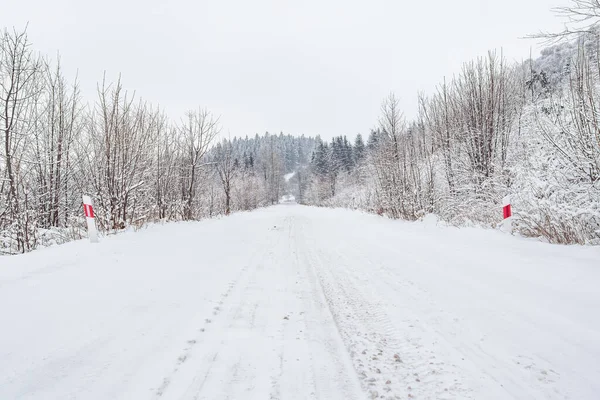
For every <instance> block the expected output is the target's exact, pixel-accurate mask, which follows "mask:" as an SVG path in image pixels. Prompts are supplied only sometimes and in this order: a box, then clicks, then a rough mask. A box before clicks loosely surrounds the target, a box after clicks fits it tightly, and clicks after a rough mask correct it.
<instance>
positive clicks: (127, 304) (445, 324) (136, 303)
mask: <svg viewBox="0 0 600 400" xmlns="http://www.w3.org/2000/svg"><path fill="white" fill-rule="evenodd" d="M599 285H600V249H598V248H582V247H576V246H572V247H566V246H553V245H548V244H544V243H539V242H537V241H532V240H523V239H518V238H513V237H509V236H508V235H503V234H501V233H499V232H495V231H485V230H480V229H456V228H442V227H437V226H434V225H432V224H430V223H403V222H398V221H390V220H386V219H384V218H380V217H377V216H372V215H365V214H361V213H358V212H351V211H344V210H330V209H317V208H310V207H302V206H297V205H281V206H277V207H272V208H269V209H264V210H259V211H255V212H251V213H241V214H236V215H232V216H230V217H228V218H224V219H220V220H210V221H203V222H199V223H177V224H168V225H164V226H153V227H151V228H149V229H146V230H143V231H140V232H137V233H125V234H122V235H118V236H114V237H110V238H107V239H104V240H103V241H102V242H101V243H100V244H98V245H90V244H88V243H86V242H84V241H80V242H76V243H70V244H67V245H63V246H58V247H54V248H49V249H44V250H40V251H36V252H34V253H31V254H26V255H23V256H17V257H10V258H8V257H4V258H0V399H61V400H62V399H155V400H157V399H160V400H162V399H211V400H214V399H326V400H329V399H373V398H383V399H396V398H399V399H406V398H415V399H564V398H569V399H597V398H600V362H599V361H598V360H600V318H598V316H599V315H600V291H599V290H598V287H599Z"/></svg>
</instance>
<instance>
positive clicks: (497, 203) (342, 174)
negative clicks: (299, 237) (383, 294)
mask: <svg viewBox="0 0 600 400" xmlns="http://www.w3.org/2000/svg"><path fill="white" fill-rule="evenodd" d="M598 32H599V31H598V30H597V29H595V28H594V29H590V30H588V31H586V32H582V33H579V34H578V35H576V37H575V39H573V40H571V41H568V42H564V43H560V44H557V45H554V46H550V47H548V48H547V49H545V50H544V51H542V55H541V57H539V58H538V59H536V60H527V61H526V62H522V63H508V62H507V61H506V59H505V58H504V57H503V56H502V54H498V53H496V52H490V53H489V54H488V55H487V56H486V57H482V58H479V59H477V60H475V61H472V62H468V63H465V64H464V66H463V68H462V71H461V72H460V74H458V76H456V77H455V78H453V79H452V80H450V81H443V82H442V83H441V84H440V85H439V86H438V89H437V91H436V93H434V94H432V95H429V96H425V95H421V96H420V97H419V100H418V101H419V112H418V116H417V118H416V119H415V120H413V121H407V120H406V119H405V118H404V117H403V114H402V110H401V109H400V107H399V103H398V98H397V96H396V95H394V94H391V95H390V96H389V97H388V98H387V99H385V100H384V102H383V104H382V106H381V115H380V119H379V122H378V124H377V126H376V128H374V129H373V130H372V131H371V132H370V134H369V135H368V138H367V140H366V144H365V143H364V140H363V137H362V135H358V136H356V139H355V140H354V144H352V143H351V142H352V141H351V140H348V139H347V138H346V137H339V138H334V139H333V140H332V141H331V142H330V143H326V142H323V141H320V140H319V141H318V142H317V145H316V150H315V153H314V156H313V158H312V161H311V167H310V170H311V179H310V180H309V182H308V183H307V184H306V185H305V186H306V188H305V190H304V196H302V201H303V202H305V203H307V204H316V205H325V206H335V207H349V208H356V209H362V210H367V211H369V212H373V213H378V214H381V215H387V216H389V217H391V218H401V219H406V220H416V219H419V218H422V217H423V216H425V215H427V214H435V215H437V216H438V217H439V218H440V219H442V220H443V221H446V222H448V223H451V224H454V225H472V224H475V225H480V226H489V227H497V226H499V224H500V223H501V221H502V218H503V215H502V207H501V201H502V199H503V197H504V196H507V195H510V197H511V202H512V205H513V211H514V212H515V216H514V223H513V226H514V227H515V228H516V230H517V231H518V232H520V233H521V234H523V235H525V236H534V237H544V238H545V239H547V240H548V241H551V242H554V243H580V244H600V42H599V40H598Z"/></svg>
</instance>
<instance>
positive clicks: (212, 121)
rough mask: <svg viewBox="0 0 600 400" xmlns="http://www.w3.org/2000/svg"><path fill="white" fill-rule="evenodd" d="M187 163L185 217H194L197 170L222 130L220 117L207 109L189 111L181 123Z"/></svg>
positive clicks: (184, 180)
mask: <svg viewBox="0 0 600 400" xmlns="http://www.w3.org/2000/svg"><path fill="white" fill-rule="evenodd" d="M180 132H181V136H182V141H183V143H184V152H185V154H184V156H185V165H184V168H185V170H184V173H183V176H184V178H183V184H184V187H183V200H184V213H183V218H184V219H187V220H191V219H193V215H194V213H193V203H194V196H195V191H196V185H197V172H198V168H199V167H200V166H201V164H202V160H203V157H204V155H205V154H206V153H207V151H208V149H209V148H210V145H211V143H212V142H213V140H214V139H215V137H216V136H217V135H218V134H219V132H220V127H219V119H218V118H215V117H214V116H213V115H212V113H211V112H210V111H208V110H206V109H200V110H198V111H189V112H188V113H187V116H186V118H185V119H184V121H183V122H182V124H181V127H180Z"/></svg>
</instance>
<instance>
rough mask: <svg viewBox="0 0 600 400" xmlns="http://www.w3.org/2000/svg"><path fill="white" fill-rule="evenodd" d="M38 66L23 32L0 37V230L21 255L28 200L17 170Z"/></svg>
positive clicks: (31, 111)
mask: <svg viewBox="0 0 600 400" xmlns="http://www.w3.org/2000/svg"><path fill="white" fill-rule="evenodd" d="M41 65H42V64H41V62H40V59H39V57H38V56H36V55H34V53H33V52H32V50H31V48H30V43H29V41H28V39H27V33H26V32H25V31H24V32H16V31H13V32H9V31H8V30H4V32H2V34H0V132H1V134H2V136H1V137H0V140H1V141H2V151H1V153H0V157H1V158H2V159H3V161H4V162H3V163H2V164H3V168H2V170H0V174H1V175H0V176H1V177H2V182H1V183H0V200H2V201H0V229H2V228H3V227H6V226H11V227H12V228H11V231H13V232H14V235H15V237H14V239H15V241H16V243H17V250H18V251H21V252H24V251H26V250H29V249H30V248H31V243H30V237H29V222H30V219H29V215H28V213H27V208H28V207H27V203H28V200H29V198H28V196H27V193H26V192H24V180H23V176H22V175H21V173H22V172H24V171H22V167H21V166H22V162H23V157H24V155H25V150H24V148H25V145H26V142H27V140H28V139H29V138H30V137H31V131H32V129H33V127H34V121H35V118H36V115H35V114H36V108H35V104H36V102H37V100H36V99H37V97H38V96H39V94H40V92H41V85H40V71H41ZM3 198H4V199H3ZM2 204H4V205H6V206H5V208H2V207H3V206H2Z"/></svg>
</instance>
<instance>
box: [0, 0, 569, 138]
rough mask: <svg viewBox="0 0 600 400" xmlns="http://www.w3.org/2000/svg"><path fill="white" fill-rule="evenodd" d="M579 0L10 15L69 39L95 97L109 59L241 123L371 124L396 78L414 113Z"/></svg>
mask: <svg viewBox="0 0 600 400" xmlns="http://www.w3.org/2000/svg"><path fill="white" fill-rule="evenodd" d="M567 1H568V0H550V1H548V0H546V1H544V0H501V1H498V0H494V1H491V0H453V1H449V0H430V1H419V0H413V1H403V0H385V1H384V0H370V1H367V0H364V1H353V0H329V1H326V0H321V1H316V0H298V1H283V0H251V1H248V0H235V1H234V0H225V1H223V0H219V1H202V0H197V1H193V0H186V1H183V0H162V1H156V0H103V1H95V2H91V1H84V0H52V1H48V0H21V1H16V0H8V2H9V3H8V4H6V3H4V4H3V6H2V9H1V11H0V25H2V26H3V27H13V26H14V27H16V28H18V29H20V28H23V27H24V26H25V25H26V24H27V23H29V28H28V32H29V37H30V40H31V41H32V42H33V45H34V48H35V49H36V50H38V51H40V52H41V53H43V54H46V55H55V54H56V52H58V51H60V54H61V58H62V62H63V66H64V68H65V71H66V73H67V74H68V75H69V76H71V77H74V76H75V73H76V72H77V71H79V79H80V82H81V86H82V92H83V94H84V96H85V98H86V100H93V96H94V93H95V88H96V83H97V82H98V81H99V80H101V78H102V74H103V72H104V71H106V73H107V77H108V78H109V79H116V78H117V76H118V74H119V73H121V74H122V78H123V83H124V86H125V87H126V88H127V89H128V90H135V91H136V93H137V95H138V96H140V97H142V98H143V99H145V100H148V101H150V102H152V103H159V104H160V105H161V106H162V107H163V108H164V109H165V110H166V112H167V113H168V114H169V116H170V117H171V118H172V119H174V120H179V119H180V117H181V116H182V115H183V113H184V112H185V111H186V110H187V109H190V108H197V107H207V108H209V109H210V110H212V111H213V112H215V113H216V114H218V115H220V116H221V122H222V126H223V130H224V132H229V133H230V135H231V136H232V137H233V136H240V135H241V136H244V135H247V134H248V135H254V134H255V133H261V134H262V133H264V132H265V131H269V132H275V133H278V132H280V131H283V132H285V133H291V134H294V135H300V134H306V135H316V134H320V135H321V136H322V137H324V138H330V137H331V136H334V135H340V134H346V135H351V136H354V135H355V134H356V133H359V132H360V133H368V131H369V129H370V128H371V127H373V126H375V124H376V122H377V117H378V114H379V107H380V104H381V101H382V99H383V98H384V97H385V96H386V95H387V94H388V93H389V92H390V91H394V92H395V93H396V94H397V95H398V96H399V97H400V99H401V105H402V107H403V109H404V112H405V114H406V116H407V117H409V118H410V117H414V116H415V114H416V109H417V94H418V92H419V91H424V92H425V93H431V92H433V90H434V89H435V86H436V85H437V84H439V83H440V82H441V81H442V80H443V78H444V76H447V77H451V76H452V75H453V74H455V73H457V72H458V71H460V68H461V64H462V63H463V62H465V61H468V60H471V59H473V58H476V57H478V56H482V55H485V54H486V52H487V51H488V50H489V49H500V48H502V49H503V51H504V54H505V56H506V57H507V58H508V59H510V60H521V59H524V58H526V57H528V55H529V49H530V47H533V51H534V54H536V53H538V52H539V49H538V45H537V43H536V42H535V41H531V40H523V39H519V38H520V37H522V36H525V35H527V34H530V33H534V32H537V31H539V30H549V31H557V30H560V29H561V27H562V24H561V21H560V20H559V19H558V18H556V17H555V16H554V15H553V13H552V12H551V11H550V8H551V7H555V6H560V5H564V4H566V2H567Z"/></svg>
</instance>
